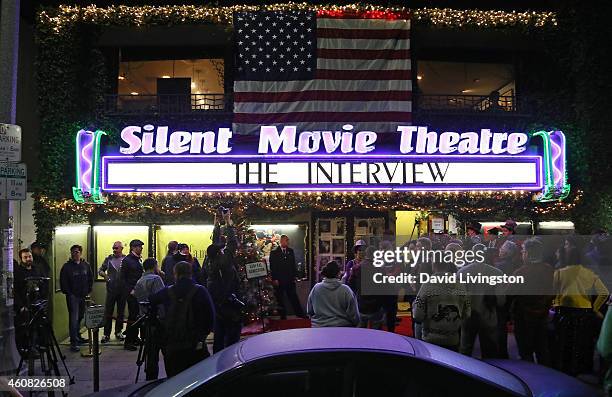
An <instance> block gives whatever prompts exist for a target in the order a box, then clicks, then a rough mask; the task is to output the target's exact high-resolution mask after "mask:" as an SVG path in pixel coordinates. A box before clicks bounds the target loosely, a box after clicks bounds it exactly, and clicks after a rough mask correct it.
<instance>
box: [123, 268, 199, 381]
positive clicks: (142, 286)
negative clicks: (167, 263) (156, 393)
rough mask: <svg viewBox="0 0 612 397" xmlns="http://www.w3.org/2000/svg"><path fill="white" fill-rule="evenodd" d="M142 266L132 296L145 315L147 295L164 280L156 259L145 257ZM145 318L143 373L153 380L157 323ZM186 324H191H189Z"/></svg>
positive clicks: (141, 313)
mask: <svg viewBox="0 0 612 397" xmlns="http://www.w3.org/2000/svg"><path fill="white" fill-rule="evenodd" d="M142 267H143V268H144V273H143V275H142V277H140V280H138V282H137V283H136V286H135V287H134V296H135V297H136V300H137V301H138V303H139V304H140V315H141V316H146V315H148V314H149V313H148V311H149V310H148V305H147V304H148V303H149V296H151V295H153V294H155V293H157V292H158V291H161V290H162V289H164V281H163V280H162V278H161V277H160V276H159V275H158V274H157V273H158V272H159V265H158V263H157V259H155V258H147V259H145V260H144V262H143V263H142ZM162 314H163V312H162ZM147 320H149V323H148V324H146V323H145V325H144V327H143V328H142V329H141V335H144V338H145V343H148V346H149V348H148V349H147V357H145V362H146V365H145V374H146V379H147V380H154V379H157V376H158V374H159V365H158V362H159V349H160V346H159V340H158V339H159V338H158V333H159V324H158V323H157V321H154V320H156V319H154V318H151V317H150V318H147ZM145 321H146V320H145ZM187 326H191V324H188V325H187Z"/></svg>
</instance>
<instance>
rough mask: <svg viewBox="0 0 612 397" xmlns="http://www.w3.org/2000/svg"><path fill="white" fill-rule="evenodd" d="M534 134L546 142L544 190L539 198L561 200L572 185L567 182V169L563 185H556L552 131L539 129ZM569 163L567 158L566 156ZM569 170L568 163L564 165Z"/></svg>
mask: <svg viewBox="0 0 612 397" xmlns="http://www.w3.org/2000/svg"><path fill="white" fill-rule="evenodd" d="M533 136H539V137H541V138H542V142H543V144H544V180H545V185H544V191H543V192H542V193H541V194H540V196H539V197H538V198H537V200H538V201H540V202H547V201H561V200H563V199H565V198H567V196H569V193H570V185H569V184H568V183H567V171H565V175H564V176H563V180H564V183H563V186H556V185H555V179H554V178H555V176H554V172H553V160H552V149H551V143H550V133H549V132H547V131H537V132H534V133H533ZM562 151H563V154H564V156H565V139H564V140H563V148H562ZM564 160H565V161H566V163H567V158H564ZM563 168H564V169H565V170H567V167H566V165H565V164H564V167H563Z"/></svg>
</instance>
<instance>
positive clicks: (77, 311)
mask: <svg viewBox="0 0 612 397" xmlns="http://www.w3.org/2000/svg"><path fill="white" fill-rule="evenodd" d="M82 254H83V247H81V246H80V245H76V244H75V245H73V246H72V247H70V259H69V260H68V262H66V263H65V264H64V266H62V270H61V271H60V285H61V289H62V292H63V293H64V294H65V295H66V306H67V307H68V328H69V331H70V350H72V351H73V352H78V351H79V346H78V345H79V344H84V343H87V339H84V338H83V337H81V321H82V320H83V316H84V315H85V297H86V296H87V295H89V293H90V292H91V290H92V287H93V275H92V272H91V266H90V265H89V263H87V262H85V261H84V260H83V259H82V258H81V255H82Z"/></svg>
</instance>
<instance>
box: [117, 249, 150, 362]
mask: <svg viewBox="0 0 612 397" xmlns="http://www.w3.org/2000/svg"><path fill="white" fill-rule="evenodd" d="M143 246H144V243H143V242H142V241H140V240H138V239H136V240H132V241H130V253H129V254H128V255H127V256H126V257H125V258H123V260H122V261H121V270H120V273H119V274H120V279H121V285H122V287H123V294H124V296H125V297H126V300H125V301H126V303H127V307H128V321H127V325H128V327H129V326H130V325H132V324H134V322H135V321H136V319H137V318H138V313H139V312H140V307H139V306H138V301H137V300H136V298H135V297H134V295H132V291H133V290H134V287H135V286H136V283H137V282H138V280H140V277H141V276H142V272H143V270H142V259H141V256H142V247H143ZM126 331H127V330H126ZM137 343H138V331H137V330H130V331H128V332H126V335H125V342H124V344H123V348H124V349H125V350H132V351H135V350H138V348H137V347H136V344H137Z"/></svg>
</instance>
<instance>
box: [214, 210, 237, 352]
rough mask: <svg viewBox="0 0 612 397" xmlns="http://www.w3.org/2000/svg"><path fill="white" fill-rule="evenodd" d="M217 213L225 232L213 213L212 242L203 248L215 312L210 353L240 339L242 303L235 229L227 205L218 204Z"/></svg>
mask: <svg viewBox="0 0 612 397" xmlns="http://www.w3.org/2000/svg"><path fill="white" fill-rule="evenodd" d="M218 215H220V216H221V217H222V218H223V222H224V224H225V226H224V230H225V233H223V234H222V233H221V224H220V222H219V221H218V217H217V215H215V229H214V232H213V244H212V245H210V246H209V247H208V249H207V250H206V254H207V257H208V263H209V264H210V274H209V276H208V290H209V291H210V294H211V296H212V299H213V302H214V303H215V309H216V312H217V317H216V320H215V331H214V332H215V340H214V344H213V352H214V353H216V352H218V351H220V350H223V349H224V348H226V347H227V346H230V345H232V344H234V343H236V342H238V341H239V340H240V332H241V330H242V324H241V316H242V308H243V307H244V303H242V302H241V301H240V299H239V298H238V297H237V296H238V295H239V293H240V278H239V276H238V271H237V270H236V264H235V255H236V249H237V245H238V244H237V241H236V231H235V228H234V226H233V223H232V219H231V215H230V211H229V209H227V208H223V207H221V208H219V214H218Z"/></svg>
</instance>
